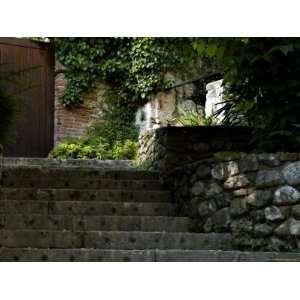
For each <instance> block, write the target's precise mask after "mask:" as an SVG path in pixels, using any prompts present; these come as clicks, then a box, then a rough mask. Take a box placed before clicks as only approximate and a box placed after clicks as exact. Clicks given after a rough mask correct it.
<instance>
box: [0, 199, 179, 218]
mask: <svg viewBox="0 0 300 300" xmlns="http://www.w3.org/2000/svg"><path fill="white" fill-rule="evenodd" d="M0 214H8V215H10V214H44V215H48V214H52V215H95V216H96V215H98V216H105V215H111V216H136V215H138V216H175V215H176V214H175V207H174V205H173V204H172V203H168V202H153V203H152V202H142V203H139V202H108V201H106V202H102V201H53V200H52V201H51V200H50V201H41V200H0Z"/></svg>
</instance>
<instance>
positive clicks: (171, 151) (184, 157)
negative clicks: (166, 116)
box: [139, 126, 252, 171]
mask: <svg viewBox="0 0 300 300" xmlns="http://www.w3.org/2000/svg"><path fill="white" fill-rule="evenodd" d="M250 139H251V130H250V128H247V127H226V126H201V127H171V126H170V127H164V128H159V129H156V130H148V131H145V132H143V133H142V134H141V135H140V139H139V144H140V149H139V163H140V164H141V165H146V166H147V167H148V168H150V169H154V170H159V171H165V170H170V169H173V168H176V167H178V166H180V165H185V164H189V163H192V162H196V161H199V160H201V159H204V158H209V157H212V156H213V154H214V153H215V152H218V151H244V152H248V151H250V150H251V149H252V146H251V145H250V144H249V140H250Z"/></svg>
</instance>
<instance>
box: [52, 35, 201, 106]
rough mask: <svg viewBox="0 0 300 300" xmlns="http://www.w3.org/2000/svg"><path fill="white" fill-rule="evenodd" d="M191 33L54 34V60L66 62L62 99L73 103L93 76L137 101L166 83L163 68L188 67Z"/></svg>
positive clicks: (121, 96) (123, 97)
mask: <svg viewBox="0 0 300 300" xmlns="http://www.w3.org/2000/svg"><path fill="white" fill-rule="evenodd" d="M192 40H193V39H190V38H151V37H145V38H54V39H53V42H54V45H55V48H56V55H57V58H58V60H59V61H60V62H61V63H62V64H63V65H65V66H66V67H67V71H66V78H67V80H68V86H67V88H66V90H65V92H64V94H63V96H62V103H63V104H64V105H65V106H67V107H72V106H74V105H76V104H80V103H82V102H83V98H82V94H83V93H84V92H88V91H90V90H91V89H93V88H95V86H96V84H97V82H98V81H105V82H108V83H110V84H111V85H112V86H113V88H114V90H115V91H116V92H117V94H118V97H119V100H120V101H122V102H127V103H131V104H134V105H135V106H139V105H142V104H144V103H145V102H146V101H147V99H149V96H150V95H151V94H153V93H155V92H157V91H159V90H162V89H164V88H165V87H167V86H168V85H169V84H170V82H168V81H167V80H166V79H165V74H166V73H167V72H168V71H171V72H188V70H189V69H191V66H192V64H193V60H194V59H196V51H195V50H194V49H193V47H192V44H191V43H192Z"/></svg>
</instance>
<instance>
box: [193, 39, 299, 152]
mask: <svg viewBox="0 0 300 300" xmlns="http://www.w3.org/2000/svg"><path fill="white" fill-rule="evenodd" d="M195 48H196V49H197V50H198V53H199V54H200V56H201V57H209V58H211V59H215V60H217V61H219V62H222V64H223V66H224V81H223V86H224V89H225V99H226V102H225V105H224V107H223V108H222V110H225V111H224V112H225V119H224V120H225V122H226V123H227V124H230V125H249V126H251V127H253V128H254V134H253V136H254V137H255V138H254V140H255V142H257V143H258V145H259V148H261V150H264V151H269V150H274V149H276V150H282V151H286V150H287V149H288V150H289V151H291V146H293V150H292V151H297V149H299V147H300V130H299V127H300V126H299V124H300V93H299V89H300V80H299V75H300V39H299V38H280V37H276V38H255V37H251V38H206V39H199V40H198V41H196V42H195ZM220 112H221V111H220ZM222 113H223V112H222ZM286 148H287V149H286Z"/></svg>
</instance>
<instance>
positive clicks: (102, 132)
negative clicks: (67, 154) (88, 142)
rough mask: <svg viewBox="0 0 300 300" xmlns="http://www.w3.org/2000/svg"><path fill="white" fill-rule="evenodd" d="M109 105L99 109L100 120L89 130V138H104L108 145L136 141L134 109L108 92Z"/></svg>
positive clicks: (136, 131) (136, 130) (136, 129)
mask: <svg viewBox="0 0 300 300" xmlns="http://www.w3.org/2000/svg"><path fill="white" fill-rule="evenodd" d="M108 93H109V94H108V95H107V97H108V98H109V101H110V103H109V104H108V105H104V106H103V107H101V111H102V117H101V120H99V121H97V120H96V121H95V122H94V123H93V124H92V125H91V126H90V128H89V132H88V134H89V135H90V136H95V137H99V136H101V137H102V138H104V139H105V140H106V141H107V142H108V143H109V144H110V145H113V144H114V143H115V142H116V141H121V142H124V141H125V140H128V139H129V140H137V138H138V128H137V127H136V126H135V124H134V122H133V121H134V117H135V109H133V108H132V106H131V105H130V104H128V103H123V102H121V101H119V99H118V95H117V94H116V93H114V92H113V91H108Z"/></svg>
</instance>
